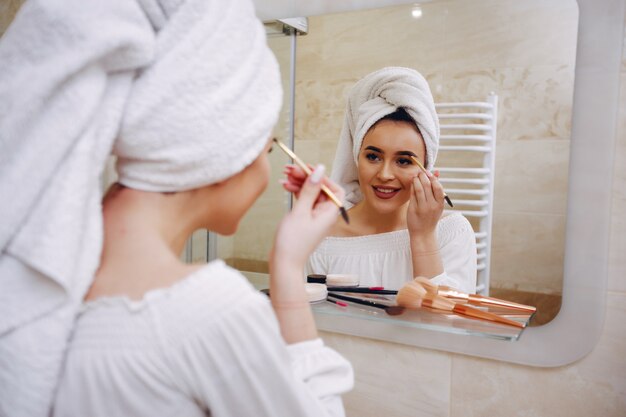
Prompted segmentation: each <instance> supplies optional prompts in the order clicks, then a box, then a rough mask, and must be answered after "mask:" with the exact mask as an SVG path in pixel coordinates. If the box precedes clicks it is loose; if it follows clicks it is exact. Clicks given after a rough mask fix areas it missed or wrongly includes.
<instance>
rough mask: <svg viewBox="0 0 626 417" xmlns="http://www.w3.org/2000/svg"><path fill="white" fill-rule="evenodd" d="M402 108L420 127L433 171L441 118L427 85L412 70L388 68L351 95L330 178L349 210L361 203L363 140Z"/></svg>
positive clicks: (362, 82)
mask: <svg viewBox="0 0 626 417" xmlns="http://www.w3.org/2000/svg"><path fill="white" fill-rule="evenodd" d="M398 108H403V109H404V110H405V111H406V112H407V113H408V114H409V115H410V116H411V117H412V118H413V120H415V123H416V124H417V128H418V129H419V131H420V133H421V135H422V137H423V138H424V144H425V145H426V169H432V167H433V166H434V164H435V160H436V159H437V150H438V148H439V118H438V116H437V112H436V110H435V103H434V101H433V96H432V94H431V92H430V87H429V86H428V82H427V81H426V79H424V77H423V76H422V75H421V74H420V73H419V72H417V71H415V70H413V69H411V68H403V67H386V68H382V69H380V70H378V71H375V72H372V73H371V74H368V75H366V76H365V77H364V78H362V79H361V80H359V81H358V82H357V83H356V84H355V85H354V86H353V87H352V89H351V90H350V93H349V94H348V103H347V106H346V112H345V116H344V123H343V128H342V130H341V136H340V138H339V144H338V145H337V152H336V153H335V161H334V162H333V170H332V174H331V179H333V180H334V181H335V182H336V183H338V184H339V185H341V186H342V187H343V188H344V190H345V191H346V202H345V203H346V207H347V208H350V207H352V206H354V205H356V204H358V203H359V202H360V201H361V200H362V199H363V195H362V193H361V189H360V187H359V173H358V160H359V152H360V151H361V145H362V144H363V138H364V137H365V135H366V134H367V132H368V130H369V129H370V128H371V127H372V126H373V125H374V124H376V122H378V121H379V120H380V119H382V118H383V117H385V116H387V115H389V114H391V113H393V112H395V111H396V110H398Z"/></svg>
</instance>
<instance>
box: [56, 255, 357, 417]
mask: <svg viewBox="0 0 626 417" xmlns="http://www.w3.org/2000/svg"><path fill="white" fill-rule="evenodd" d="M352 385H353V371H352V367H351V366H350V364H349V363H348V362H347V361H346V360H345V359H344V358H343V357H342V356H340V355H339V354H338V353H337V352H335V351H334V350H332V349H330V348H328V347H325V346H324V344H323V342H322V340H321V339H315V340H311V341H306V342H302V343H297V344H293V345H286V344H285V342H284V341H283V339H282V337H281V335H280V331H279V326H278V322H277V320H276V317H275V315H274V313H273V310H272V308H271V306H270V303H269V300H268V299H267V297H266V296H265V295H264V294H261V293H259V292H257V291H256V290H255V289H254V288H253V287H252V286H251V285H250V284H249V283H248V281H247V280H246V279H245V277H243V276H242V275H241V274H240V273H239V272H237V271H236V270H234V269H231V268H229V267H228V266H226V265H225V264H224V263H223V262H222V261H219V260H218V261H213V262H211V263H209V264H208V265H207V266H206V267H204V268H201V269H199V270H198V271H196V272H194V273H193V274H192V275H190V276H189V277H187V278H186V279H184V280H182V281H179V282H178V283H176V284H174V285H173V286H171V287H169V288H166V289H159V290H154V291H150V292H149V293H147V294H146V295H145V297H144V299H143V300H142V301H130V300H129V299H127V298H124V297H113V298H102V299H99V300H96V301H93V302H89V303H87V304H86V305H85V306H84V308H83V311H82V312H81V314H80V316H79V318H78V322H77V324H76V329H75V332H74V334H73V337H72V340H71V342H70V347H69V352H68V355H67V359H66V362H65V366H64V370H63V374H62V377H61V382H60V386H59V388H58V392H57V395H56V401H55V404H54V414H53V415H54V416H57V417H61V416H90V417H96V416H107V417H110V416H134V417H142V416H146V417H148V416H149V417H154V416H164V417H165V416H172V417H173V416H186V417H193V416H207V415H210V416H214V417H245V416H316V417H318V416H343V415H344V410H343V405H342V401H341V397H340V394H342V393H344V392H346V391H348V390H350V389H351V388H352Z"/></svg>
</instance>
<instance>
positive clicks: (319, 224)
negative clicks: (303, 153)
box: [275, 165, 344, 267]
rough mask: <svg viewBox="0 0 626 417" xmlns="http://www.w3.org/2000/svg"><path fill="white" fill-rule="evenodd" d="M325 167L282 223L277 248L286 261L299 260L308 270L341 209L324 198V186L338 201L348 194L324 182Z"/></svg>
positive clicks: (305, 186)
mask: <svg viewBox="0 0 626 417" xmlns="http://www.w3.org/2000/svg"><path fill="white" fill-rule="evenodd" d="M324 172H325V169H324V166H323V165H318V166H317V167H316V168H315V170H314V171H313V173H312V174H311V175H310V176H309V177H308V178H307V179H306V181H305V182H304V183H303V184H302V187H301V188H300V191H299V195H300V198H298V200H297V201H296V202H295V203H294V205H293V209H292V210H291V212H290V213H288V214H287V215H286V216H285V217H284V218H283V220H282V221H281V223H280V225H279V227H278V231H277V235H276V240H275V248H276V250H277V251H279V252H280V257H281V258H283V259H290V260H295V261H297V263H298V264H299V265H301V266H302V267H304V263H305V262H306V259H307V258H308V257H309V255H310V254H311V252H313V250H314V249H315V248H316V247H317V245H318V244H319V243H320V242H321V240H322V239H323V238H324V237H325V236H326V235H327V234H328V233H329V232H330V229H331V228H332V226H333V225H334V224H335V223H336V221H337V214H338V212H339V208H338V207H337V205H336V204H335V203H334V202H333V201H331V200H330V199H328V198H327V197H326V196H324V193H323V192H322V186H326V187H327V188H329V189H330V190H331V191H332V192H333V193H334V194H335V195H336V196H337V197H338V198H343V196H344V191H343V189H342V188H341V187H339V186H337V185H336V184H335V183H333V182H332V181H331V180H330V179H328V178H326V179H324Z"/></svg>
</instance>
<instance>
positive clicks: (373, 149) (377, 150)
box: [365, 146, 385, 154]
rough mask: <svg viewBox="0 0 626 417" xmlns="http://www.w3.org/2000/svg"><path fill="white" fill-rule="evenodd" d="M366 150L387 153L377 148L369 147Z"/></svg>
mask: <svg viewBox="0 0 626 417" xmlns="http://www.w3.org/2000/svg"><path fill="white" fill-rule="evenodd" d="M365 150H370V151H374V152H378V153H383V154H384V153H385V152H383V150H382V149H379V148H377V147H376V146H368V147H366V148H365Z"/></svg>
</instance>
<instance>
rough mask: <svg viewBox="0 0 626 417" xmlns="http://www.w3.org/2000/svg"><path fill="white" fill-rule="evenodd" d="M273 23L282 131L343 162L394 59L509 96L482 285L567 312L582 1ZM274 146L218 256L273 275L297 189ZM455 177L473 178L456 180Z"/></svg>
mask: <svg viewBox="0 0 626 417" xmlns="http://www.w3.org/2000/svg"><path fill="white" fill-rule="evenodd" d="M502 16H507V19H506V20H504V19H502ZM554 16H559V19H558V20H557V21H555V19H554ZM505 21H506V22H507V23H506V24H505V23H504V22H505ZM478 22H480V24H478ZM267 27H268V33H269V35H268V43H269V44H270V47H271V48H272V49H273V51H274V53H275V54H276V56H277V59H278V61H279V63H280V65H281V71H282V74H283V81H284V82H283V85H284V90H285V97H284V106H283V112H282V114H281V119H280V123H279V125H278V126H277V128H276V131H275V134H276V135H277V136H278V137H279V138H281V139H282V140H283V141H285V142H286V143H289V142H290V140H291V135H292V134H293V136H294V137H295V144H294V147H295V150H296V153H297V154H298V155H299V156H300V157H302V158H303V159H304V160H305V161H308V162H310V163H316V162H322V163H324V164H325V165H326V166H327V167H328V168H329V170H330V169H332V163H333V159H334V153H335V150H336V147H337V142H338V138H339V136H340V131H341V126H342V123H343V118H344V111H345V105H346V97H347V93H348V90H349V89H350V88H351V87H352V85H353V84H354V83H355V82H356V81H357V80H359V79H360V78H361V77H363V76H365V75H366V74H368V73H370V72H372V71H375V70H377V69H379V68H381V67H384V66H406V67H410V68H414V69H417V70H418V71H420V72H421V73H422V74H423V75H424V76H425V78H426V79H427V81H428V82H429V84H430V87H431V91H432V93H433V96H434V99H435V102H436V103H458V102H486V101H487V100H488V97H489V95H490V93H492V92H493V93H494V94H495V95H496V96H497V101H498V105H497V123H496V129H497V133H496V135H495V136H496V141H495V153H494V155H495V156H494V165H495V174H494V178H493V179H494V192H493V208H492V210H490V212H491V213H490V215H489V218H488V219H483V218H480V217H473V216H471V215H468V216H467V218H468V220H470V222H471V223H472V225H473V226H474V229H475V230H476V231H477V232H478V231H480V222H484V223H490V224H491V225H492V226H491V227H492V231H491V234H490V235H491V236H490V239H491V241H490V245H489V246H490V247H491V249H492V250H491V254H490V257H487V259H482V260H480V259H479V264H480V263H481V261H482V263H483V265H484V264H485V263H486V266H487V269H488V270H487V271H483V272H482V274H483V275H488V276H487V282H488V287H487V288H483V289H482V291H481V292H482V293H484V294H490V295H492V296H495V297H499V298H505V299H508V300H512V301H517V302H520V303H524V304H530V305H535V306H537V307H538V313H537V314H536V316H535V318H534V320H533V323H534V324H543V323H546V322H548V321H550V320H551V319H552V318H553V317H555V316H556V314H557V313H558V311H559V308H560V302H561V291H562V279H563V260H564V252H565V251H564V248H565V223H566V209H567V203H566V202H567V186H568V164H569V146H570V136H571V120H572V118H571V114H572V103H573V90H574V67H575V57H576V43H577V30H578V6H577V4H576V2H575V1H574V0H559V1H556V2H551V3H549V4H546V3H545V2H541V1H532V2H524V3H522V4H520V3H519V2H516V1H514V0H499V1H493V0H478V1H472V2H467V1H462V0H440V1H430V2H421V3H414V4H410V5H399V6H391V7H384V8H379V9H372V10H366V11H355V12H347V13H338V14H327V15H320V16H312V17H310V18H309V19H308V33H307V34H306V36H297V37H295V38H294V36H293V33H289V32H288V31H284V30H281V29H280V28H279V29H278V30H277V29H276V25H272V26H270V25H267ZM283 28H284V27H283ZM468 40H469V41H468ZM294 43H295V45H294ZM292 61H293V62H292ZM293 65H295V109H294V112H293V114H294V117H293V118H294V119H295V123H294V125H293V126H292V125H291V122H292V120H291V108H290V104H291V102H290V98H291V94H292V91H291V90H292V86H291V85H290V74H291V73H292V71H293ZM438 112H441V113H446V112H447V111H446V110H445V109H441V110H439V109H438ZM448 113H449V111H448ZM441 122H442V125H444V124H446V121H445V120H443V119H442V121H441ZM290 129H294V131H293V132H290ZM442 134H446V131H445V130H444V129H442ZM456 144H457V143H456V142H451V143H449V145H452V146H454V145H456ZM441 145H445V143H444V141H442V143H441ZM272 158H273V159H274V158H275V160H274V161H273V173H272V180H271V183H270V186H269V189H268V190H267V192H266V193H265V194H264V196H263V197H262V198H261V200H260V201H259V202H258V203H257V204H256V205H255V207H254V208H253V209H252V210H251V212H250V213H248V215H247V216H246V218H245V219H244V220H243V222H242V224H241V227H240V229H239V231H238V232H237V234H235V235H234V236H233V237H219V238H218V239H217V240H216V242H217V245H214V246H216V247H217V253H216V256H217V257H220V258H223V259H225V260H226V262H227V263H229V264H230V265H232V266H234V267H236V268H237V269H240V270H242V271H244V273H245V274H246V275H247V276H248V278H249V279H250V280H251V281H252V282H254V283H256V284H257V286H259V287H263V285H264V283H266V282H267V280H266V274H267V271H268V268H267V253H268V252H269V249H270V246H271V241H272V237H273V231H274V230H275V225H276V224H277V222H278V221H279V219H280V218H281V216H282V215H283V214H284V212H285V211H286V210H287V209H288V206H289V196H288V195H287V194H286V193H284V192H283V191H282V189H281V188H280V187H279V186H278V184H277V180H278V178H280V177H281V176H282V166H283V165H284V164H285V163H286V162H287V159H286V158H285V157H284V155H283V154H282V153H280V152H277V153H274V154H273V155H272ZM483 160H484V155H483V154H480V153H475V152H469V153H468V152H465V153H464V152H440V153H439V157H438V160H437V166H459V164H460V165H463V166H469V167H480V166H481V164H482V162H483ZM443 176H444V178H445V174H443ZM453 186H454V188H463V185H460V186H457V185H456V184H454V185H453V184H450V185H446V188H448V187H453ZM481 188H488V187H481ZM452 197H453V199H456V198H458V196H454V195H452ZM455 197H456V198H455ZM461 208H462V209H465V211H470V210H468V207H461ZM470 209H471V207H470ZM201 242H202V239H201V238H199V242H198V243H199V244H201ZM481 243H482V244H483V245H484V244H485V242H484V241H478V244H479V245H480V244H481ZM196 247H198V245H194V252H198V251H196V250H195V248H196ZM199 252H202V250H200V251H199ZM482 255H483V256H484V255H485V253H484V251H483V253H482ZM489 267H490V268H489ZM485 272H486V274H485ZM480 274H481V272H479V275H480ZM482 279H483V281H481V282H484V277H483V278H482Z"/></svg>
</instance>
